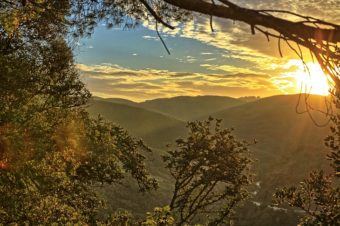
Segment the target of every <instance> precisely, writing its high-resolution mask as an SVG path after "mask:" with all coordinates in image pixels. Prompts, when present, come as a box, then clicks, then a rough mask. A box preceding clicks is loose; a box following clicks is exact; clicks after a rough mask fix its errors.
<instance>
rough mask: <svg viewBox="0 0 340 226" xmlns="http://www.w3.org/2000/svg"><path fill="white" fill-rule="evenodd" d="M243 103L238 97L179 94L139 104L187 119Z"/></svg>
mask: <svg viewBox="0 0 340 226" xmlns="http://www.w3.org/2000/svg"><path fill="white" fill-rule="evenodd" d="M243 103H244V102H243V101H241V100H239V99H235V98H232V97H223V96H196V97H190V96H179V97H173V98H161V99H155V100H149V101H145V102H142V103H140V105H141V106H143V107H144V108H146V109H150V110H154V111H157V112H161V113H163V114H166V115H170V116H172V117H175V118H178V119H181V120H184V121H188V120H193V119H196V118H199V117H201V116H204V115H207V114H210V113H213V112H216V111H220V110H224V109H228V108H231V107H234V106H237V105H240V104H243Z"/></svg>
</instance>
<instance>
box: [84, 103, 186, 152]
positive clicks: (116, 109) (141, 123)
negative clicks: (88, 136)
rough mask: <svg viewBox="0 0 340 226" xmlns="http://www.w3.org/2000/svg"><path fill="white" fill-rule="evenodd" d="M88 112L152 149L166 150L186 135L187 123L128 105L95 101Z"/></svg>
mask: <svg viewBox="0 0 340 226" xmlns="http://www.w3.org/2000/svg"><path fill="white" fill-rule="evenodd" d="M88 112H89V113H90V114H91V115H92V116H97V115H101V116H103V117H104V118H105V119H106V120H109V121H112V122H114V123H116V124H117V125H119V126H121V127H123V128H124V129H126V130H127V131H128V132H129V133H130V134H132V135H133V136H135V137H138V138H142V139H143V140H145V142H146V143H147V144H148V145H150V146H152V147H162V148H164V147H165V145H167V144H168V143H169V142H173V141H174V140H175V139H176V138H178V136H180V135H183V134H184V133H185V122H183V121H181V120H178V119H175V118H172V117H170V116H167V115H163V114H161V113H158V112H153V111H150V110H147V109H143V108H139V107H134V106H130V105H126V104H121V103H112V102H110V101H107V100H105V101H102V100H97V99H94V100H92V101H90V104H89V107H88Z"/></svg>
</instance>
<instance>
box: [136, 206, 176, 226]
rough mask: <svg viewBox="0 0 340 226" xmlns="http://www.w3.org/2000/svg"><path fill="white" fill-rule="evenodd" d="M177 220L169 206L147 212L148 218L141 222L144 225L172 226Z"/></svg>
mask: <svg viewBox="0 0 340 226" xmlns="http://www.w3.org/2000/svg"><path fill="white" fill-rule="evenodd" d="M174 223H175V220H174V218H173V217H172V216H171V210H170V207H169V206H165V207H163V208H159V207H157V208H155V209H154V211H153V212H151V213H150V212H149V213H147V216H146V220H145V221H144V222H142V223H141V225H142V226H171V225H174Z"/></svg>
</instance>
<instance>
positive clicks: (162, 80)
mask: <svg viewBox="0 0 340 226" xmlns="http://www.w3.org/2000/svg"><path fill="white" fill-rule="evenodd" d="M235 2H236V1H235ZM237 2H238V3H239V5H240V6H244V7H249V8H259V9H269V8H275V9H286V10H291V11H294V12H297V13H301V14H305V15H309V16H314V17H318V18H320V19H324V20H328V21H330V22H334V23H339V21H340V10H339V9H338V8H337V7H336V5H339V4H340V0H305V1H297V0H295V1H293V0H291V1H287V0H285V1H283V0H279V1H269V0H256V1H255V0H253V1H250V0H248V1H245V0H244V1H237ZM291 19H294V18H291ZM177 27H178V29H176V30H174V31H170V30H167V29H164V30H162V37H163V39H164V40H165V42H166V44H167V46H168V47H169V49H170V51H171V55H168V54H167V53H166V50H165V49H164V47H163V46H162V44H161V41H160V40H159V38H158V37H157V34H156V32H155V30H154V25H153V24H152V23H151V22H150V23H147V22H144V24H143V25H142V26H140V27H138V28H136V29H134V30H129V31H127V30H123V29H122V28H114V29H109V30H108V29H107V28H106V27H105V24H101V25H100V26H99V27H98V28H97V29H96V30H95V32H94V34H93V35H92V37H91V38H88V39H83V40H81V41H80V42H79V47H78V48H76V50H75V55H76V59H77V67H78V69H79V70H80V72H81V75H82V79H83V81H84V82H85V83H86V84H87V87H88V88H89V89H90V91H91V92H92V93H93V95H95V96H101V97H119V98H126V99H130V100H134V101H143V100H146V99H154V98H161V97H172V96H180V95H190V96H196V95H223V96H232V97H241V96H261V97H264V96H271V95H275V94H290V93H298V92H299V91H300V88H301V85H302V87H303V90H307V91H310V92H311V93H317V94H322V95H324V94H326V93H327V89H328V87H327V79H326V78H325V77H324V76H323V75H322V72H321V70H320V69H319V68H318V66H317V65H314V64H312V63H310V64H309V65H310V68H311V69H312V72H313V73H312V77H309V75H308V74H306V73H305V72H304V71H303V66H302V63H301V62H300V61H299V60H298V59H297V58H296V57H295V56H294V54H293V52H292V51H289V50H288V48H287V46H285V45H284V44H282V50H283V55H284V57H283V58H281V57H280V56H279V51H278V47H277V46H278V43H277V40H275V39H271V40H270V42H268V41H267V39H266V37H265V36H264V35H262V34H260V33H257V34H256V35H251V32H250V28H249V26H247V25H245V24H243V23H241V22H235V23H233V21H228V20H220V19H216V18H215V19H214V29H215V32H212V31H211V29H210V26H209V18H208V17H206V16H202V15H195V16H194V20H193V21H191V22H189V23H187V24H177ZM305 55H306V57H307V58H306V59H307V61H308V59H310V57H309V53H308V54H307V53H306V54H305ZM306 80H308V81H307V82H304V81H306Z"/></svg>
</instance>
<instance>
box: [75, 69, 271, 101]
mask: <svg viewBox="0 0 340 226" xmlns="http://www.w3.org/2000/svg"><path fill="white" fill-rule="evenodd" d="M77 67H78V69H79V70H80V72H81V74H82V79H83V80H84V81H85V83H86V84H87V85H88V87H89V89H90V90H91V91H92V92H93V93H94V94H95V95H99V96H103V97H122V98H129V99H133V100H136V101H140V100H145V99H152V98H159V97H170V96H178V95H206V94H209V95H229V96H243V95H261V96H263V95H272V94H275V93H277V89H276V88H275V86H274V85H275V84H273V83H272V82H271V77H270V76H269V75H265V74H247V73H229V74H225V75H221V74H203V73H183V72H170V71H166V70H154V69H145V70H131V69H128V68H122V67H119V66H118V65H108V64H105V65H84V64H78V65H77Z"/></svg>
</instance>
